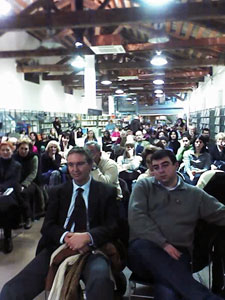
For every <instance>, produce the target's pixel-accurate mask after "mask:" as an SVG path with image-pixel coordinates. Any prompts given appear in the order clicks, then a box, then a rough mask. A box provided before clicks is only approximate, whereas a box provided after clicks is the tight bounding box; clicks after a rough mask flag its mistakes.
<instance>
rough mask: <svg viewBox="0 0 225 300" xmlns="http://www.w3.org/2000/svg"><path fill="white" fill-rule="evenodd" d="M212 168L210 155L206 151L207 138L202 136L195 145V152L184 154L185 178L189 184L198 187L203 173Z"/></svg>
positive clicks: (196, 140) (189, 151)
mask: <svg viewBox="0 0 225 300" xmlns="http://www.w3.org/2000/svg"><path fill="white" fill-rule="evenodd" d="M210 166H211V157H210V154H209V153H208V152H207V151H206V141H205V138H204V137H203V136H202V135H200V136H198V137H197V138H196V139H195V140H194V143H193V150H188V151H186V152H185V154H184V177H185V180H186V182H187V183H190V184H192V185H196V184H197V182H198V179H199V177H200V176H201V174H202V173H204V172H205V171H207V170H209V169H210Z"/></svg>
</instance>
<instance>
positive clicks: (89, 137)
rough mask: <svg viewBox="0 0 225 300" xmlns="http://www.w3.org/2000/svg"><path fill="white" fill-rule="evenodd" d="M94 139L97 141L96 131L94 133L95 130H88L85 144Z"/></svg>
mask: <svg viewBox="0 0 225 300" xmlns="http://www.w3.org/2000/svg"><path fill="white" fill-rule="evenodd" d="M93 141H95V142H97V138H96V136H95V133H94V131H93V130H88V132H87V137H86V138H85V140H84V144H86V143H87V142H93Z"/></svg>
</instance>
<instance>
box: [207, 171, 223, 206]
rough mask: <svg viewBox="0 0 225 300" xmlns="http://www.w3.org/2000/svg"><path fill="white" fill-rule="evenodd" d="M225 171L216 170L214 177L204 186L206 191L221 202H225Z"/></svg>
mask: <svg viewBox="0 0 225 300" xmlns="http://www.w3.org/2000/svg"><path fill="white" fill-rule="evenodd" d="M224 183H225V172H215V174H214V175H213V177H212V178H211V179H210V180H209V182H208V183H207V184H206V186H205V187H204V191H205V192H207V193H208V194H209V195H211V196H213V197H215V198H216V199H217V200H218V201H219V202H221V203H223V204H225V188H224Z"/></svg>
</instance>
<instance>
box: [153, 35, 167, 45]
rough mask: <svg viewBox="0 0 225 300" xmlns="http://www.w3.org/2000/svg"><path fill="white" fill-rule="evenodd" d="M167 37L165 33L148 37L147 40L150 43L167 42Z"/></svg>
mask: <svg viewBox="0 0 225 300" xmlns="http://www.w3.org/2000/svg"><path fill="white" fill-rule="evenodd" d="M169 40H170V39H169V37H168V36H167V35H161V36H153V37H151V38H149V39H148V42H149V43H151V44H161V43H168V42H169Z"/></svg>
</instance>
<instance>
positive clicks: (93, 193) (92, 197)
mask: <svg viewBox="0 0 225 300" xmlns="http://www.w3.org/2000/svg"><path fill="white" fill-rule="evenodd" d="M98 195H99V191H98V182H97V181H95V180H94V179H92V180H91V184H90V190H89V196H88V218H89V224H90V225H91V223H92V220H93V219H95V214H96V209H97V203H98Z"/></svg>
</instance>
